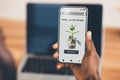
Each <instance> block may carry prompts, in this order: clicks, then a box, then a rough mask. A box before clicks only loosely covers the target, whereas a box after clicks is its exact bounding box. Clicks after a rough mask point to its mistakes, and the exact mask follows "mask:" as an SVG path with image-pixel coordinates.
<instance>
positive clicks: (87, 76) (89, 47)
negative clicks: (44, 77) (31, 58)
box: [53, 31, 101, 80]
mask: <svg viewBox="0 0 120 80" xmlns="http://www.w3.org/2000/svg"><path fill="white" fill-rule="evenodd" d="M91 36H92V33H91V31H88V32H87V35H86V53H85V55H84V58H83V60H82V64H81V65H80V64H63V63H58V64H57V66H56V67H57V69H60V68H62V67H69V68H70V69H71V70H72V72H73V74H74V76H75V78H76V80H101V79H100V76H99V70H98V67H99V56H98V54H97V52H96V49H95V47H94V43H93V41H92V37H91ZM53 48H54V49H57V48H58V44H57V43H56V44H54V45H53ZM53 57H54V58H58V52H57V51H56V52H55V53H54V55H53Z"/></svg>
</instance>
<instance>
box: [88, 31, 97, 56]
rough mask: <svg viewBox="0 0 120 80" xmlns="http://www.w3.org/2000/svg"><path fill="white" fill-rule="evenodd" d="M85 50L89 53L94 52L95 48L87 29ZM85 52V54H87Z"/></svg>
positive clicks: (90, 33)
mask: <svg viewBox="0 0 120 80" xmlns="http://www.w3.org/2000/svg"><path fill="white" fill-rule="evenodd" d="M86 50H87V52H88V53H89V54H92V53H95V52H96V49H95V46H94V43H93V40H92V32H91V31H88V32H87V35H86ZM88 53H87V54H88Z"/></svg>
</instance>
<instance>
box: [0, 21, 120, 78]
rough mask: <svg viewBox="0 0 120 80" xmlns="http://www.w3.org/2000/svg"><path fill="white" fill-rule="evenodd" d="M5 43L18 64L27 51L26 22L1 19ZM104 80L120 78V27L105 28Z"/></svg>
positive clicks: (0, 24) (102, 74)
mask: <svg viewBox="0 0 120 80" xmlns="http://www.w3.org/2000/svg"><path fill="white" fill-rule="evenodd" d="M0 27H1V28H2V30H3V34H4V36H5V43H6V46H7V48H8V50H10V51H11V54H12V56H13V58H14V60H15V63H16V66H17V65H18V64H19V62H20V60H21V59H22V57H23V56H24V53H25V22H24V21H19V20H9V19H0ZM104 32H105V33H104V34H105V35H104V41H103V42H104V45H103V50H104V51H103V52H104V53H103V60H102V72H101V76H102V80H120V29H116V28H105V29H104Z"/></svg>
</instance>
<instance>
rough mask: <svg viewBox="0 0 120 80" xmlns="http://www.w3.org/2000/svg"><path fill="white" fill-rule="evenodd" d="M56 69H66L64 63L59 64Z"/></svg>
mask: <svg viewBox="0 0 120 80" xmlns="http://www.w3.org/2000/svg"><path fill="white" fill-rule="evenodd" d="M56 67H57V69H61V68H63V67H64V64H62V63H58V64H57V66H56Z"/></svg>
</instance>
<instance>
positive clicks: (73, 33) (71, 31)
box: [66, 24, 79, 49]
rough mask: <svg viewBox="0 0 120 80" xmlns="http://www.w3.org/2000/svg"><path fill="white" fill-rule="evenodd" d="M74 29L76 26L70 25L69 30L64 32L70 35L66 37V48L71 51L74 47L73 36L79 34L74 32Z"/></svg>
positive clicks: (74, 40) (74, 39)
mask: <svg viewBox="0 0 120 80" xmlns="http://www.w3.org/2000/svg"><path fill="white" fill-rule="evenodd" d="M75 27H76V26H75V25H73V24H72V25H71V26H69V30H68V31H66V32H68V33H70V35H69V37H68V46H69V48H71V49H73V48H75V47H76V38H75V37H74V35H75V34H76V33H78V32H79V31H75Z"/></svg>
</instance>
